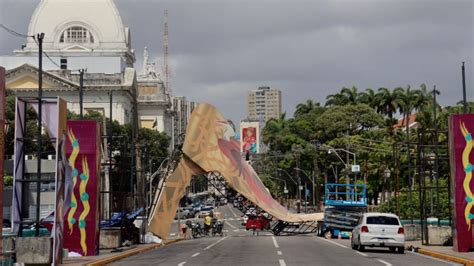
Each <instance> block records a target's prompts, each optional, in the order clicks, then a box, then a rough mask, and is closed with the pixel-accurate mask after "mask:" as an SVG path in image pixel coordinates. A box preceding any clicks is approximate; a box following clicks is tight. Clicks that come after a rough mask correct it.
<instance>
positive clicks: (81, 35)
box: [59, 26, 94, 43]
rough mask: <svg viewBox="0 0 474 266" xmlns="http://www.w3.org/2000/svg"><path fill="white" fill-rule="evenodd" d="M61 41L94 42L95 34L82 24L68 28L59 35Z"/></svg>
mask: <svg viewBox="0 0 474 266" xmlns="http://www.w3.org/2000/svg"><path fill="white" fill-rule="evenodd" d="M59 42H60V43H94V36H93V35H92V34H91V32H90V31H89V30H87V29H86V28H84V27H80V26H73V27H70V28H67V29H66V30H65V31H63V33H62V34H61V36H60V37H59Z"/></svg>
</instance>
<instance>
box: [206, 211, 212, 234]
mask: <svg viewBox="0 0 474 266" xmlns="http://www.w3.org/2000/svg"><path fill="white" fill-rule="evenodd" d="M212 217H213V213H212V212H210V213H209V214H208V215H206V217H204V233H205V234H206V235H209V230H210V229H211V226H212Z"/></svg>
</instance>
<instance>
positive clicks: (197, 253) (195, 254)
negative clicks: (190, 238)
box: [191, 252, 201, 258]
mask: <svg viewBox="0 0 474 266" xmlns="http://www.w3.org/2000/svg"><path fill="white" fill-rule="evenodd" d="M199 254H201V253H199V252H196V253H194V254H193V255H192V256H191V257H193V258H194V257H196V256H199Z"/></svg>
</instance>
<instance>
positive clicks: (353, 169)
mask: <svg viewBox="0 0 474 266" xmlns="http://www.w3.org/2000/svg"><path fill="white" fill-rule="evenodd" d="M338 151H343V152H345V153H347V155H348V156H347V162H346V161H344V160H343V159H342V158H341V156H340V155H339V153H337V152H338ZM332 152H334V154H336V156H337V158H339V160H341V162H342V163H343V164H344V166H345V168H346V184H347V185H349V183H350V182H349V154H350V155H352V156H354V164H353V165H352V166H353V167H352V172H354V173H356V172H358V171H359V167H358V165H357V162H356V154H355V153H353V152H350V151H348V150H345V149H334V148H332V147H329V149H328V153H329V154H331V153H332ZM355 179H356V178H354V180H355ZM346 192H347V193H346V199H347V200H349V197H350V195H349V190H346Z"/></svg>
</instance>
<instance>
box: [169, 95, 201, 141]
mask: <svg viewBox="0 0 474 266" xmlns="http://www.w3.org/2000/svg"><path fill="white" fill-rule="evenodd" d="M194 107H196V103H195V102H192V101H188V100H187V99H186V97H184V96H179V97H174V98H173V109H172V112H173V116H174V119H173V136H172V140H173V143H174V145H176V144H179V143H180V142H181V141H182V139H180V136H182V135H183V134H185V133H186V128H187V127H188V122H189V119H190V118H191V113H192V112H193V110H194Z"/></svg>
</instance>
